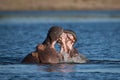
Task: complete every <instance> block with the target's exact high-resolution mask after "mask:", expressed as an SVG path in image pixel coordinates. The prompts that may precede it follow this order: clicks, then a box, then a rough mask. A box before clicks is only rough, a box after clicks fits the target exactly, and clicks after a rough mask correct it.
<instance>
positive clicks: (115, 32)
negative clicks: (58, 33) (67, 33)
mask: <svg viewBox="0 0 120 80" xmlns="http://www.w3.org/2000/svg"><path fill="white" fill-rule="evenodd" d="M18 13H19V14H18ZM41 13H42V14H41ZM52 13H53V14H52ZM72 13H73V14H74V15H72ZM72 13H70V12H68V13H66V12H64V11H63V12H55V13H54V12H49V11H48V12H30V13H26V12H25V13H24V12H22V13H21V12H17V13H14V12H11V13H8V12H4V13H3V12H1V13H0V15H2V16H1V18H0V80H96V79H97V80H120V46H119V45H120V36H119V35H120V17H119V16H120V14H119V13H120V11H117V12H114V11H98V12H96V11H92V12H88V11H87V12H85V11H82V12H80V11H78V12H77V11H75V12H74V11H73V12H72ZM80 13H81V14H80ZM83 13H84V14H83ZM85 13H87V14H85ZM3 14H4V15H3ZM27 14H29V15H27ZM47 14H48V15H47ZM76 15H77V16H76ZM83 15H84V16H83ZM88 15H89V16H88ZM94 15H95V16H94ZM116 16H117V17H116ZM53 25H58V26H62V27H63V28H64V29H71V30H73V31H75V32H76V33H77V38H78V40H77V43H76V44H75V47H76V48H77V49H78V50H79V52H80V53H82V54H83V55H85V56H86V57H87V58H88V59H89V60H90V62H89V63H86V64H54V65H52V64H51V65H50V64H39V65H35V64H34V65H28V64H27V65H26V64H21V63H20V62H21V60H22V59H23V58H24V57H25V56H26V55H27V54H28V53H30V52H31V51H34V50H35V47H36V45H37V44H38V43H41V42H42V41H43V40H44V39H45V37H46V34H47V31H48V30H49V28H50V27H51V26H53Z"/></svg>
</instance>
